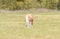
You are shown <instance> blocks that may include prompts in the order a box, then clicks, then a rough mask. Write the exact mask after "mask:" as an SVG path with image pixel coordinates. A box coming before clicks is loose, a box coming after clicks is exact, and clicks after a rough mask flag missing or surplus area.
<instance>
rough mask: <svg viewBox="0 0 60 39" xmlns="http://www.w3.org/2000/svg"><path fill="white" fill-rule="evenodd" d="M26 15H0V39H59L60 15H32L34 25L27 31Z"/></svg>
mask: <svg viewBox="0 0 60 39" xmlns="http://www.w3.org/2000/svg"><path fill="white" fill-rule="evenodd" d="M26 14H27V13H26ZM26 14H25V13H24V14H23V13H21V14H20V13H0V39H60V13H58V12H49V13H33V16H34V25H33V26H31V27H30V28H29V29H27V28H26V26H25V15H26Z"/></svg>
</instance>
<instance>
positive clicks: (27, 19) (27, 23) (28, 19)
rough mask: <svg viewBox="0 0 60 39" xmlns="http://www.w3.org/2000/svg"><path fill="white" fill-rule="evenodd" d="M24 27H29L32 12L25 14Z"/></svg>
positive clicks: (31, 20)
mask: <svg viewBox="0 0 60 39" xmlns="http://www.w3.org/2000/svg"><path fill="white" fill-rule="evenodd" d="M25 21H26V27H27V28H29V27H30V25H33V16H32V14H27V15H26V17H25Z"/></svg>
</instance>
